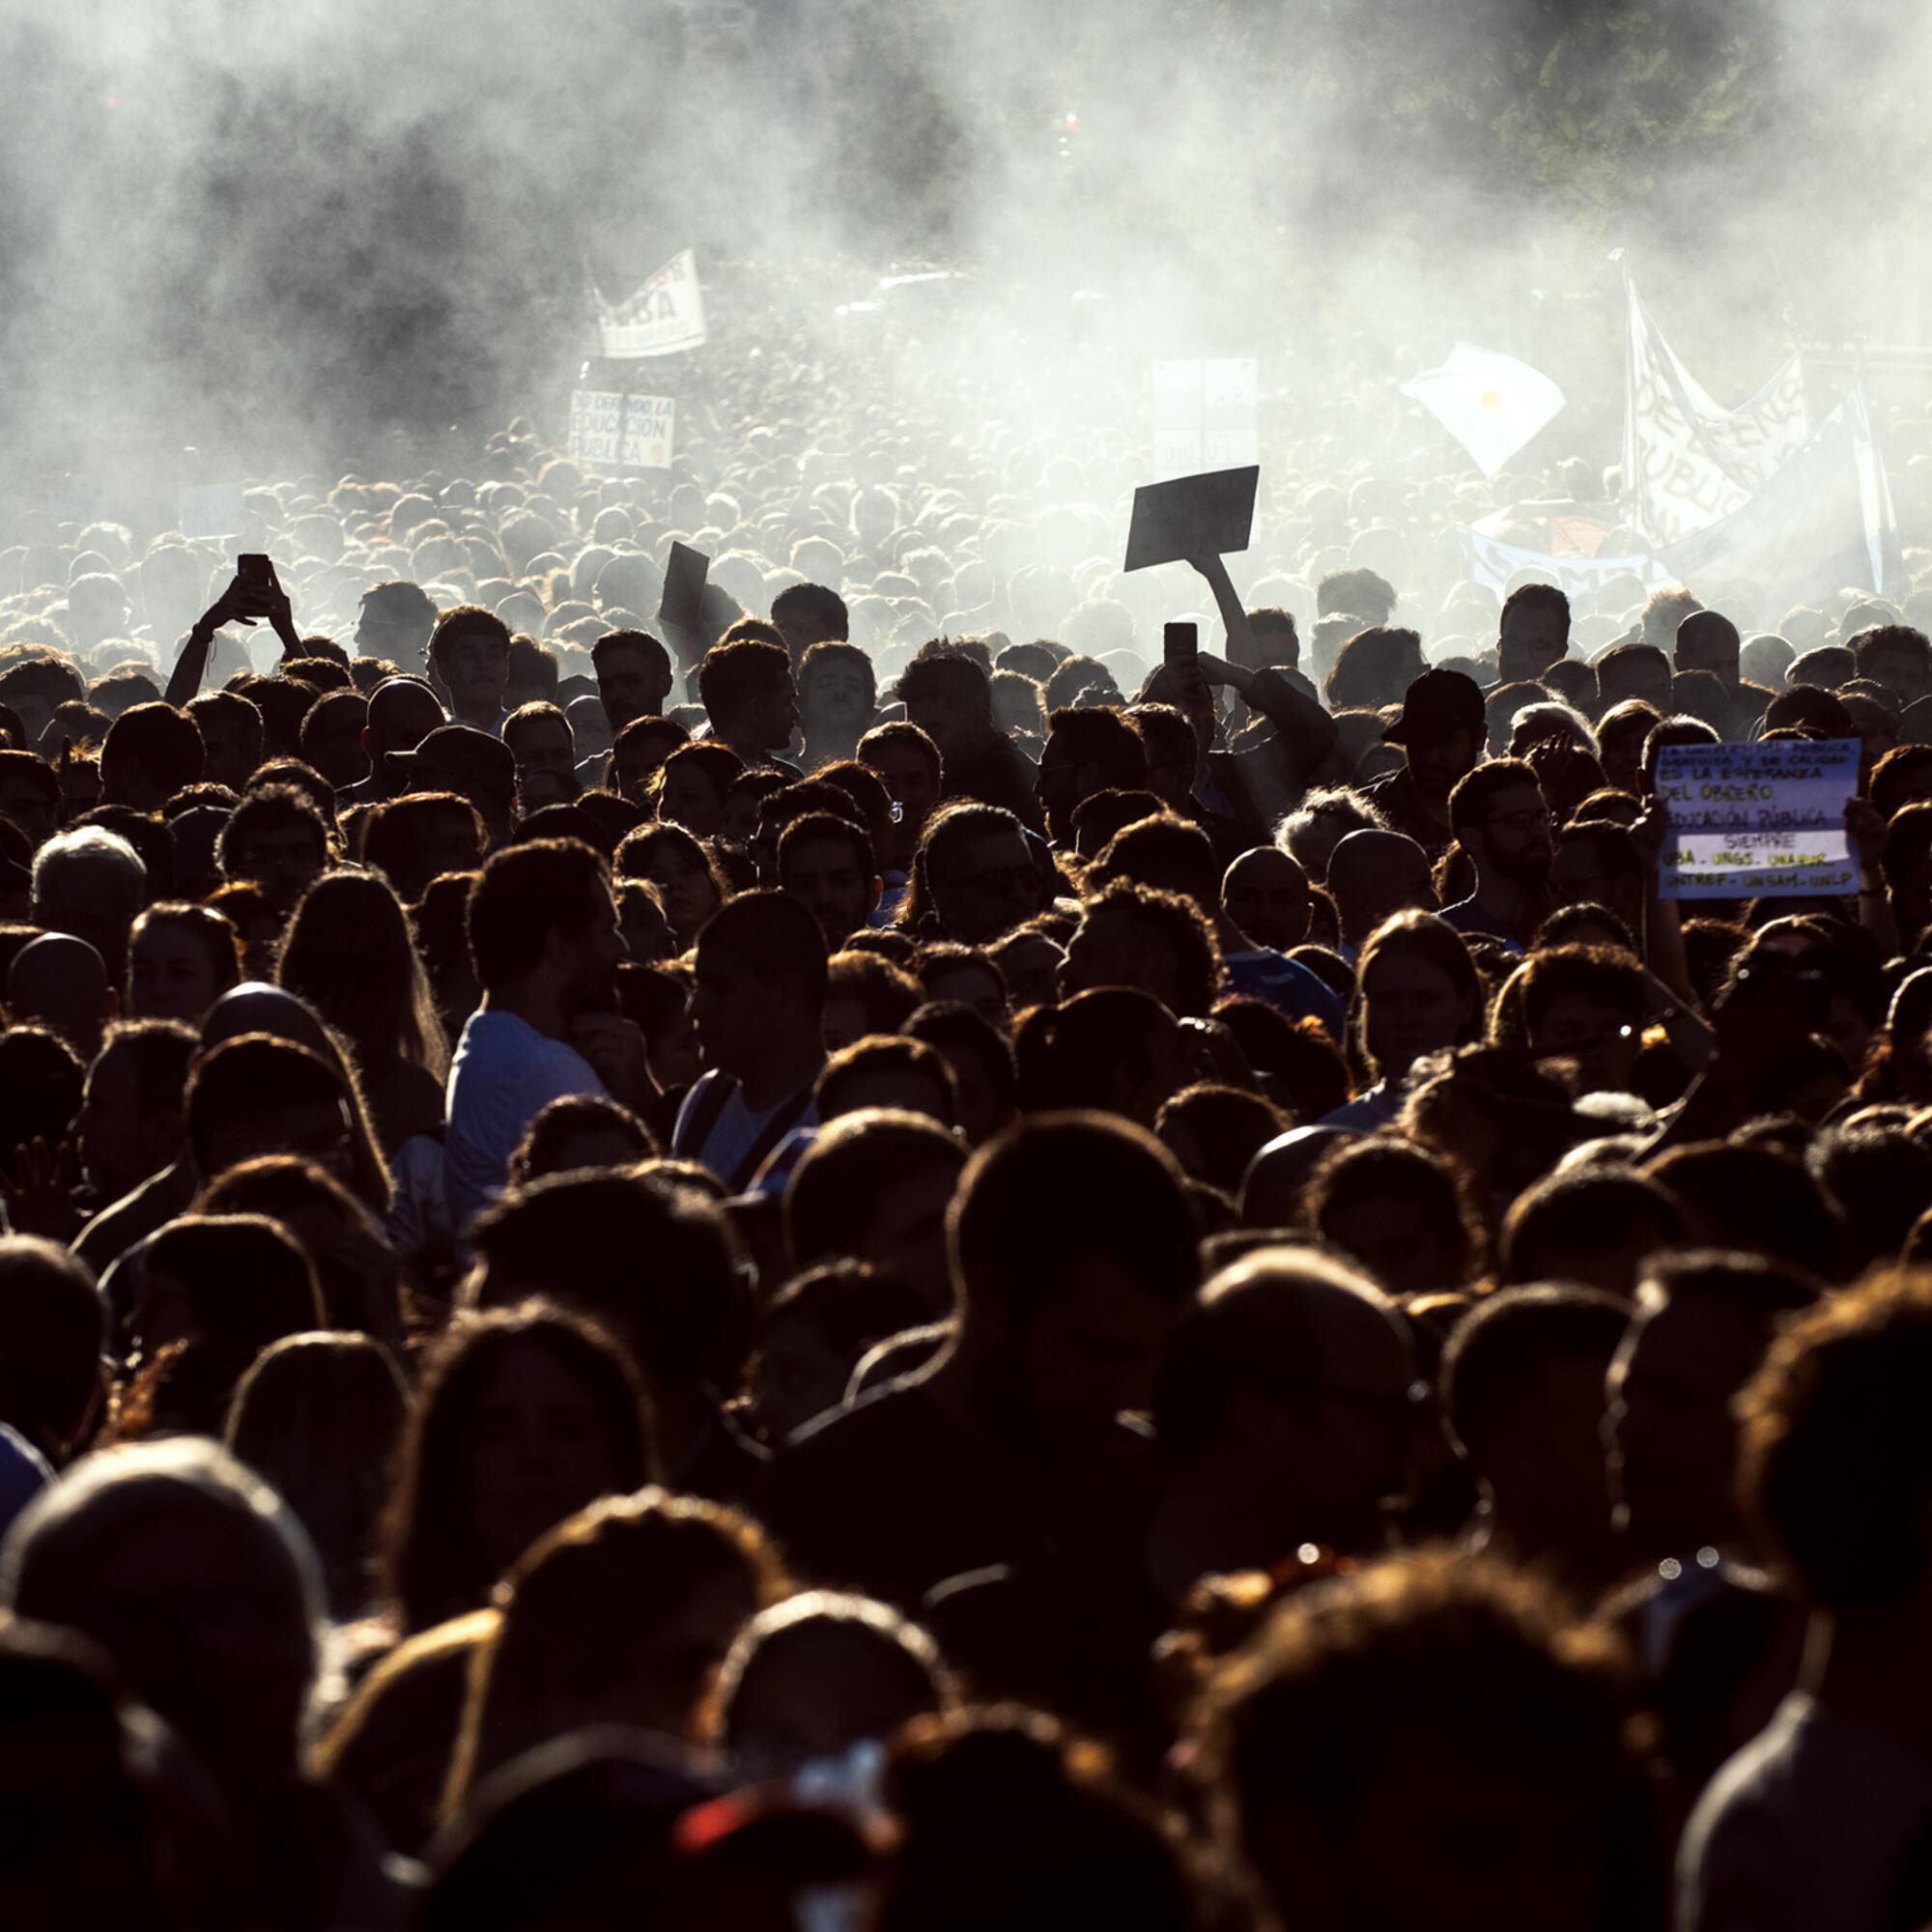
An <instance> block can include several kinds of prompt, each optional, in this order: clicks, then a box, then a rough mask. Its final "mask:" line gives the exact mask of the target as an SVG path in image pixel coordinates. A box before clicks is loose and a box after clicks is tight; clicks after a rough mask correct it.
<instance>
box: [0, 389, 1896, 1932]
mask: <svg viewBox="0 0 1932 1932" xmlns="http://www.w3.org/2000/svg"><path fill="white" fill-rule="evenodd" d="M791 373H792V375H793V377H795V378H797V380H799V381H800V382H801V383H802V381H803V377H802V374H801V372H791ZM747 380H750V379H747ZM760 380H772V379H771V378H770V377H767V378H764V379H760ZM794 393H796V392H794ZM734 408H735V409H736V411H737V412H738V413H737V414H735V415H734V414H733V413H732V411H733V409H734ZM734 422H737V423H747V422H748V423H750V424H751V425H752V426H751V427H750V428H748V429H745V430H744V431H743V433H742V434H739V433H738V432H736V431H734V430H733V429H732V427H731V425H732V424H733V423H734ZM1331 427H1332V426H1324V427H1323V428H1322V429H1321V435H1320V437H1319V439H1318V440H1319V441H1320V442H1321V446H1322V447H1323V448H1324V449H1326V450H1327V451H1328V453H1329V454H1330V455H1331V456H1332V453H1333V445H1332V439H1331V438H1330V428H1331ZM691 428H692V432H693V433H692V436H691V439H690V441H689V443H688V445H687V449H686V453H685V454H683V455H681V456H680V459H679V464H678V467H677V468H676V469H674V470H673V471H672V472H670V473H669V474H668V475H667V476H662V477H633V476H613V475H604V474H600V473H598V472H596V471H594V470H590V469H586V468H584V467H583V466H581V465H579V464H577V463H575V462H573V461H572V460H570V459H569V458H568V457H566V456H564V455H561V454H559V453H558V452H557V450H556V449H555V448H554V446H552V445H551V444H549V443H547V442H546V441H545V440H543V439H542V438H540V437H539V436H538V435H537V434H536V432H535V431H534V430H533V429H532V428H531V427H530V425H529V424H527V423H524V422H520V423H517V424H513V425H512V426H511V427H510V428H509V429H508V430H506V431H503V432H501V433H498V434H497V435H495V436H492V437H491V438H489V439H488V440H487V441H484V442H481V443H479V444H478V445H477V447H476V448H474V449H473V450H471V451H469V453H468V457H467V460H466V461H465V463H464V464H463V465H462V466H461V469H460V473H458V470H457V469H456V468H455V467H454V466H451V467H443V468H432V467H424V468H421V469H412V470H410V471H409V472H408V473H407V474H404V475H401V476H395V475H391V476H388V477H385V476H384V475H383V474H381V473H380V472H377V471H375V470H371V471H369V472H367V473H363V472H355V473H350V474H345V475H342V476H340V477H337V478H327V477H322V476H314V475H307V476H301V477H298V478H294V479H291V480H287V481H280V482H274V483H270V484H264V485H260V486H256V487H251V488H250V489H249V490H248V492H247V494H246V496H245V498H244V499H243V501H244V517H243V527H242V529H241V531H240V532H239V533H238V535H237V538H236V540H235V541H233V542H229V543H225V544H216V543H212V542H208V541H197V540H190V539H188V538H186V537H184V536H183V535H181V534H180V532H178V531H173V530H168V529H163V528H152V529H149V528H137V527H132V526H129V525H128V524H125V523H121V522H117V521H114V520H113V519H112V518H102V519H99V520H97V521H94V522H91V523H85V524H83V523H80V522H75V521H61V520H59V519H58V517H57V516H56V514H55V513H54V512H53V511H52V510H49V509H29V510H27V511H25V512H23V513H22V514H20V515H19V516H18V518H17V519H16V521H15V522H14V525H13V526H12V527H11V528H7V529H0V543H4V546H5V547H0V1007H4V1014H0V1017H4V1020H5V1023H6V1024H5V1031H4V1033H0V1202H4V1206H5V1210H6V1217H7V1230H8V1232H6V1233H5V1235H4V1236H0V1531H4V1541H0V1795H3V1796H4V1806H0V1816H4V1819H5V1823H4V1826H0V1908H4V1917H5V1918H7V1921H8V1922H9V1923H18V1924H21V1925H33V1926H46V1927H55V1926H76V1927H92V1926H100V1925H108V1924H133V1923H142V1924H149V1925H154V1926H156V1927H170V1926H179V1927H182V1928H195V1932H202V1929H203V1928H221V1927H230V1926H233V1927H244V1926H246V1927H254V1926H271V1927H277V1928H282V1927H288V1928H304V1932H306V1928H318V1932H322V1928H363V1927H368V1928H386V1927H402V1926H420V1927H423V1928H437V1932H440V1928H443V1927H451V1928H454V1927H463V1928H503V1932H512V1928H527V1932H535V1928H539V1927H564V1926H569V1927H604V1926H610V1927H616V1926H630V1925H634V1924H647V1925H653V1926H656V1925H663V1926H665V1927H679V1928H682V1927H692V1928H696V1927H699V1926H704V1927H713V1926H730V1927H733V1928H739V1927H742V1928H748V1932H764V1928H780V1927H798V1926H804V1927H809V1928H814V1932H818V1929H819V1928H825V1929H826V1932H829V1929H830V1928H841V1932H939V1928H954V1927H956V1928H961V1929H962V1932H963V1928H965V1927H967V1926H969V1925H970V1926H975V1927H979V1926H986V1925H994V1924H998V1925H1003V1926H1011V1927H1030V1926H1038V1927H1041V1928H1045V1927H1048V1926H1052V1927H1056V1928H1059V1927H1065V1926H1072V1925H1083V1926H1086V1925H1091V1926H1096V1927H1098V1926H1105V1927H1108V1928H1110V1929H1111V1932H1141V1928H1146V1932H1181V1928H1199V1932H1220V1928H1242V1927H1255V1928H1276V1929H1277V1932H1342V1928H1349V1932H1397V1928H1411V1927H1422V1926H1428V1927H1431V1928H1439V1932H1461V1928H1474V1927H1477V1926H1484V1927H1490V1926H1497V1925H1501V1926H1523V1927H1531V1926H1533V1927H1537V1928H1539V1932H1636V1929H1637V1928H1647V1927H1661V1926H1664V1925H1672V1926H1675V1927H1677V1928H1680V1932H1774V1928H1776V1932H1784V1928H1791V1932H1798V1928H1819V1927H1827V1926H1829V1927H1832V1928H1837V1929H1838V1932H1881V1928H1887V1929H1888V1932H1889V1928H1898V1932H1908V1928H1914V1927H1920V1926H1923V1925H1925V1924H1926V1923H1928V1922H1932V1701H1928V1698H1927V1694H1926V1691H1925V1689H1924V1687H1925V1685H1926V1683H1927V1679H1926V1677H1925V1675H1924V1674H1923V1665H1922V1655H1923V1652H1924V1649H1925V1647H1926V1644H1927V1643H1928V1641H1932V1425H1928V1422H1927V1420H1926V1418H1927V1417H1928V1415H1932V1407H1928V1406H1927V1403H1926V1400H1925V1390H1926V1388H1927V1387H1928V1386H1932V1274H1927V1273H1925V1272H1924V1271H1923V1270H1922V1268H1921V1265H1920V1264H1921V1263H1922V1262H1923V1261H1924V1260H1925V1259H1926V1257H1927V1256H1928V1255H1932V960H1928V958H1927V955H1926V952H1925V948H1926V946H1927V944H1928V938H1932V643H1928V641H1927V637H1926V635H1925V630H1926V626H1927V624H1928V621H1932V587H1927V588H1922V589H1914V590H1912V591H1911V592H1910V593H1909V594H1907V595H1905V596H1904V597H1903V598H1902V601H1892V602H1888V601H1885V600H1881V599H1876V598H1873V597H1870V596H1863V595H1860V594H1858V593H1856V592H1850V591H1833V590H1831V589H1830V587H1829V586H1821V588H1820V591H1819V593H1818V595H1817V596H1816V598H1815V599H1814V601H1812V602H1810V603H1808V604H1801V605H1797V606H1794V607H1791V608H1788V609H1783V610H1778V609H1773V608H1771V607H1770V604H1769V599H1768V595H1767V593H1766V592H1765V591H1764V590H1763V589H1761V588H1757V587H1753V586H1751V585H1747V584H1738V585H1722V586H1703V588H1704V590H1705V592H1706V595H1705V597H1703V598H1700V596H1698V595H1696V594H1693V592H1692V590H1690V589H1686V588H1682V587H1676V586H1671V587H1663V588H1654V587H1646V586H1645V585H1644V584H1643V583H1641V582H1637V581H1636V580H1634V579H1628V580H1625V579H1609V580H1607V581H1605V582H1603V583H1602V584H1600V585H1599V586H1598V587H1597V588H1596V589H1595V590H1594V591H1593V592H1591V593H1590V594H1588V595H1587V596H1583V597H1579V598H1577V600H1576V601H1574V602H1573V600H1572V599H1571V598H1570V597H1568V596H1566V594H1565V593H1564V591H1563V590H1562V589H1560V588H1558V587H1557V586H1556V585H1555V584H1554V583H1553V582H1548V581H1544V580H1543V579H1541V578H1538V577H1536V576H1535V575H1534V574H1527V575H1526V576H1525V578H1524V579H1523V581H1520V582H1515V583H1512V584H1509V585H1506V586H1504V588H1503V589H1502V590H1501V591H1498V590H1495V589H1492V588H1490V587H1488V586H1487V585H1485V584H1483V583H1481V582H1476V581H1473V580H1472V579H1470V578H1469V577H1467V576H1466V575H1464V574H1463V566H1462V565H1461V564H1460V562H1459V561H1458V559H1457V556H1456V554H1455V551H1454V547H1453V544H1451V545H1447V546H1445V545H1444V544H1442V543H1441V542H1439V541H1437V539H1438V538H1439V537H1440V536H1441V534H1442V532H1443V530H1445V529H1446V528H1448V527H1449V523H1450V521H1452V519H1453V510H1454V506H1455V504H1456V502H1457V501H1458V497H1457V493H1456V491H1455V490H1448V491H1437V492H1435V494H1433V495H1432V494H1431V493H1430V492H1429V491H1427V490H1423V489H1420V488H1418V487H1417V486H1415V484H1414V483H1413V480H1412V479H1405V478H1403V477H1402V476H1400V475H1396V476H1377V475H1372V474H1368V473H1362V474H1351V473H1350V472H1349V471H1348V470H1347V469H1338V470H1337V471H1335V472H1332V473H1331V474H1330V475H1329V476H1323V475H1321V474H1320V473H1318V472H1315V471H1313V470H1302V469H1294V468H1293V467H1291V469H1289V470H1288V472H1287V473H1286V475H1285V476H1277V477H1275V478H1274V479H1272V480H1271V487H1270V490H1269V493H1268V495H1267V497H1266V498H1265V499H1264V506H1263V513H1262V517H1261V520H1260V523H1259V525H1258V529H1257V537H1256V544H1255V548H1254V550H1253V552H1252V553H1251V554H1249V555H1247V556H1245V557H1238V558H1233V559H1225V558H1222V557H1219V556H1214V555H1210V554H1202V555H1200V556H1198V557H1196V558H1194V559H1193V560H1192V574H1191V575H1187V574H1186V573H1185V571H1184V570H1183V568H1182V567H1179V566H1177V567H1175V568H1172V569H1169V570H1166V571H1163V572H1153V573H1145V574H1142V575H1139V576H1136V577H1133V578H1127V577H1124V576H1122V574H1121V573H1120V572H1119V571H1118V570H1117V568H1116V567H1115V565H1114V564H1113V563H1112V562H1111V561H1110V560H1109V558H1110V556H1111V555H1112V554H1115V553H1113V552H1111V551H1109V550H1108V549H1107V548H1106V545H1107V543H1108V541H1109V539H1108V537H1107V530H1108V519H1109V517H1110V515H1112V512H1113V508H1114V501H1113V498H1114V496H1115V494H1116V490H1117V486H1118V483H1119V480H1120V476H1121V474H1122V473H1124V472H1123V471H1122V463H1123V462H1124V456H1123V453H1122V450H1120V449H1108V448H1102V449H1097V450H1096V451H1095V452H1094V456H1093V458H1092V461H1091V464H1089V465H1088V467H1087V468H1085V469H1083V468H1082V466H1081V465H1080V464H1077V463H1075V462H1074V461H1073V460H1072V459H1070V458H1068V457H1066V456H1065V455H1053V454H1045V453H1042V451H1041V450H1040V449H1039V448H1038V447H1037V445H1036V444H1029V443H1027V442H1025V441H1022V440H1010V441H1008V440H1000V439H997V438H995V439H993V440H991V442H990V443H989V444H987V445H985V446H976V447H967V446H963V445H959V444H956V443H952V442H947V441H943V440H923V438H922V431H921V428H920V425H919V424H918V422H917V421H916V420H908V419H904V418H900V417H896V416H895V415H894V414H893V413H892V412H890V411H887V410H884V409H873V410H870V411H862V412H856V413H855V414H854V415H853V416H852V417H851V418H850V419H849V420H847V421H845V422H844V424H843V427H842V429H841V428H839V427H838V426H836V425H834V426H828V425H826V424H824V423H820V424H818V425H817V426H816V427H814V426H813V425H812V423H811V421H810V419H809V418H807V417H805V416H803V415H801V414H797V413H787V412H786V411H785V409H784V408H783V406H782V402H780V403H779V404H778V405H775V404H774V402H773V398H772V396H771V395H770V394H769V393H766V394H763V395H761V396H758V397H755V398H754V397H752V396H751V395H750V393H749V392H745V393H737V392H732V393H730V394H727V395H725V396H724V397H722V398H721V399H720V401H719V404H718V407H717V408H716V409H714V410H711V411H710V412H708V413H706V412H694V415H693V421H692V424H691ZM1334 474H1339V475H1340V476H1341V480H1340V481H1339V482H1338V481H1336V480H1333V475H1334ZM1530 481H1531V482H1533V481H1534V479H1530ZM1572 481H1573V483H1574V481H1575V479H1574V478H1573V479H1572ZM1524 487H1529V485H1528V484H1525V486H1524ZM1459 488H1464V489H1466V486H1459ZM674 540H675V541H679V542H681V543H684V544H686V545H689V546H691V547H693V548H695V549H696V550H697V551H699V552H701V553H703V554H705V555H706V556H708V557H709V558H710V560H711V561H710V569H709V578H708V582H707V584H706V587H705V589H704V592H703V595H702V597H701V598H700V599H698V600H696V602H695V603H694V602H689V601H685V602H681V601H680V600H679V598H678V597H677V596H676V595H675V594H673V595H672V596H671V597H670V598H669V599H668V600H667V595H666V590H667V581H666V570H667V565H668V562H669V547H670V545H671V543H672V542H673V541H674ZM1907 555H1908V560H1911V559H1912V558H1913V557H1914V556H1916V555H1917V553H1915V552H1912V551H1910V550H1908V553H1907ZM263 558H267V559H270V561H268V562H266V563H264V562H263V561H262V560H261V559H263ZM1236 573H1238V576H1239V582H1236ZM1411 573H1412V574H1411ZM1720 592H1721V594H1719V593H1720ZM1707 606H1708V607H1709V608H1707ZM1189 615H1192V616H1193V617H1194V618H1195V619H1196V620H1197V626H1198V636H1197V643H1198V649H1197V650H1196V651H1195V652H1194V654H1193V655H1191V656H1190V655H1188V654H1187V653H1186V651H1185V650H1184V648H1182V649H1179V650H1177V651H1176V652H1174V653H1171V654H1170V653H1164V651H1163V648H1162V637H1161V628H1160V627H1161V623H1162V621H1163V620H1164V619H1166V618H1172V617H1184V616H1189ZM1760 737H1766V738H1785V739H1804V738H1816V739H1832V740H1842V739H1857V740H1859V741H1860V743H1861V781H1860V787H1859V796H1858V798H1857V800H1856V801H1855V803H1854V805H1853V808H1852V810H1850V811H1849V812H1848V814H1847V820H1846V829H1847V832H1848V835H1849V841H1850V849H1851V851H1852V852H1853V854H1854V856H1855V858H1856V861H1857V868H1858V886H1857V890H1856V892H1855V893H1848V894H1847V895H1845V896H1844V897H1843V898H1833V899H1829V900H1818V899H1794V898H1788V897H1786V898H1764V899H1758V900H1753V901H1748V902H1731V901H1714V900H1699V901H1687V900H1681V899H1677V898H1672V897H1668V896H1664V895H1663V894H1662V889H1661V888H1662V867H1661V864H1660V860H1661V854H1662V849H1663V844H1664V838H1665V833H1666V825H1665V818H1664V814H1663V812H1662V809H1661V808H1660V806H1659V804H1658V802H1657V800H1656V797H1655V789H1656V780H1657V772H1658V764H1659V754H1660V753H1661V751H1662V750H1663V749H1664V748H1667V747H1671V746H1677V745H1694V744H1701V743H1717V742H1733V741H1737V740H1743V739H1751V738H1760ZM1921 1350H1922V1351H1924V1352H1923V1354H1922V1355H1921V1354H1920V1353H1919V1352H1915V1351H1921Z"/></svg>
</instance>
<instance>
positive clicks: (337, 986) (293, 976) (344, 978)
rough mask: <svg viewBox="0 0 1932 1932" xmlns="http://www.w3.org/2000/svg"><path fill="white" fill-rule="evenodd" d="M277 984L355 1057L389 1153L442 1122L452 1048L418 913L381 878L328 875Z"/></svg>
mask: <svg viewBox="0 0 1932 1932" xmlns="http://www.w3.org/2000/svg"><path fill="white" fill-rule="evenodd" d="M275 981H276V984H278V985H279V986H281V987H283V988H284V989H285V990H286V991H288V992H291V993H296V994H298V995H299V996H300V997H301V998H302V999H304V1000H306V1001H307V1002H308V1003H309V1005H310V1006H311V1007H313V1008H314V1009H315V1010H316V1011H317V1012H318V1013H320V1014H321V1015H322V1017H323V1019H324V1020H326V1021H327V1024H328V1025H329V1026H331V1027H333V1028H334V1029H335V1031H336V1032H337V1033H338V1034H340V1035H341V1036H342V1037H343V1038H344V1039H346V1040H347V1041H348V1042H349V1045H350V1047H351V1048H352V1050H353V1051H354V1053H355V1061H356V1066H357V1069H358V1071H359V1072H360V1074H361V1076H362V1087H363V1091H364V1093H365V1094H367V1095H368V1098H369V1108H370V1112H371V1114H372V1115H373V1116H374V1118H375V1124H376V1132H377V1136H378V1138H379V1139H380V1140H381V1142H382V1145H383V1151H384V1153H385V1154H387V1155H389V1156H390V1157H391V1158H393V1157H394V1155H395V1152H396V1150H397V1149H398V1148H399V1147H401V1146H402V1144H403V1142H404V1141H406V1140H408V1139H409V1138H410V1136H411V1135H412V1134H419V1133H433V1132H435V1130H436V1129H437V1128H438V1127H440V1125H441V1124H442V1088H443V1078H444V1075H445V1074H446V1073H447V1071H448V1067H449V1059H448V1049H447V1046H446V1044H445V1042H444V1039H443V1033H442V1025H441V1022H440V1019H439V1018H438V1015H437V1010H436V1001H435V997H434V995H433V994H432V992H431V990H430V983H429V976H428V975H427V974H426V973H425V972H424V971H423V965H422V960H421V959H420V957H418V955H417V952H416V949H415V942H414V940H413V939H412V936H411V933H410V922H409V916H408V914H406V913H405V912H404V910H403V906H402V901H401V900H400V899H398V898H397V897H396V895H395V892H394V891H393V889H392V888H391V887H390V886H389V884H388V883H387V881H386V880H384V879H383V878H382V877H381V876H379V875H378V874H377V873H375V872H357V871H346V870H345V871H335V872H325V873H324V874H323V876H322V877H321V878H319V879H318V880H316V882H315V883H314V884H313V885H312V886H310V887H309V889H308V891H307V892H305V893H304V894H303V895H302V896H301V900H300V902H299V903H298V905H297V907H296V909H295V913H294V915H293V916H292V917H291V919H290V920H289V924H288V930H287V931H286V932H284V933H283V935H282V944H281V950H280V952H279V953H278V955H277V958H276V962H275Z"/></svg>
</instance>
